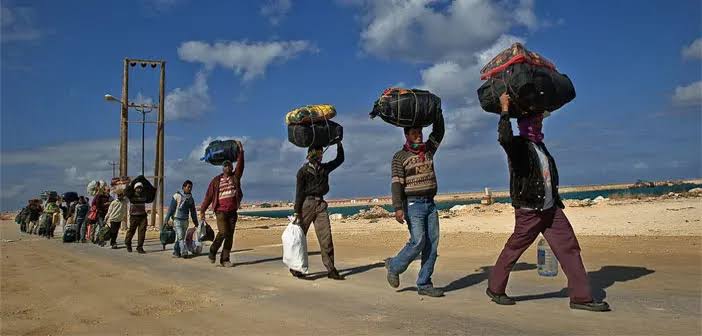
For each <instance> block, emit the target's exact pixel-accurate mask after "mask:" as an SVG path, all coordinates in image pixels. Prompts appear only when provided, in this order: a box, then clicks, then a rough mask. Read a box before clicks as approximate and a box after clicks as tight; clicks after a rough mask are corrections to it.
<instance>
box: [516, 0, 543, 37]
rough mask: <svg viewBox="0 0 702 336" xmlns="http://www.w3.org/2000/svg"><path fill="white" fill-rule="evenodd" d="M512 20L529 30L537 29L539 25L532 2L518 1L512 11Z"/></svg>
mask: <svg viewBox="0 0 702 336" xmlns="http://www.w3.org/2000/svg"><path fill="white" fill-rule="evenodd" d="M514 19H515V20H516V22H518V23H520V24H522V25H524V26H525V27H527V28H529V30H536V29H538V28H539V26H540V24H539V20H538V19H537V18H536V14H535V13H534V0H520V1H519V6H517V8H516V9H515V11H514Z"/></svg>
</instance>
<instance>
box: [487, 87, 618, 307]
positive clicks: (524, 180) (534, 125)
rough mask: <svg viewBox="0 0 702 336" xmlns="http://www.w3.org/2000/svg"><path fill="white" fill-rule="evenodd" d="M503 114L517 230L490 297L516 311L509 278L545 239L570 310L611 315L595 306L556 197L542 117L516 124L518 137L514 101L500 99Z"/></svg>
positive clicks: (554, 171) (500, 262) (555, 173)
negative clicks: (562, 280) (541, 237)
mask: <svg viewBox="0 0 702 336" xmlns="http://www.w3.org/2000/svg"><path fill="white" fill-rule="evenodd" d="M500 102H501V106H502V114H501V116H500V122H499V126H498V132H499V135H498V140H499V142H500V145H501V146H502V148H504V150H505V152H506V153H507V161H508V163H509V171H510V197H511V198H512V206H514V208H515V213H514V215H515V221H516V224H515V228H514V233H513V234H512V236H511V237H510V238H509V239H508V240H507V243H506V244H505V247H504V249H503V250H502V252H501V253H500V256H499V257H498V259H497V262H496V263H495V267H493V268H492V271H491V272H490V278H489V280H488V288H487V291H486V293H487V295H488V296H489V297H490V298H491V299H492V301H494V302H495V303H497V304H500V305H513V304H515V303H516V302H515V300H514V299H512V298H511V297H509V296H507V295H506V294H505V289H506V288H507V280H508V278H509V273H510V271H511V270H512V267H513V266H514V264H515V263H516V262H517V260H519V257H520V256H521V255H522V253H524V251H525V250H526V249H527V248H529V246H530V245H531V244H532V243H533V242H534V240H535V239H536V238H537V237H538V236H539V234H540V233H541V234H543V235H544V238H546V241H548V244H549V245H550V246H551V249H552V250H553V253H554V254H555V255H556V258H557V259H558V261H559V262H560V263H561V267H562V268H563V272H564V273H565V274H566V277H567V278H568V292H569V296H570V308H572V309H581V310H588V311H608V310H609V305H608V304H607V303H606V302H595V301H594V300H593V298H592V295H591V292H590V282H589V280H588V278H587V272H586V271H585V266H584V265H583V260H582V258H581V257H580V245H579V244H578V240H577V238H576V237H575V232H573V227H572V226H571V225H570V222H569V221H568V218H567V217H566V215H565V213H563V210H562V209H563V208H564V205H563V202H561V198H560V196H559V195H558V169H557V168H556V162H555V161H554V160H553V157H551V154H550V153H549V152H548V150H547V149H546V145H544V143H543V139H544V134H543V133H542V132H541V129H542V122H543V118H544V116H543V113H537V114H533V115H529V116H524V117H520V118H518V119H517V123H518V125H519V136H514V135H513V134H512V123H511V122H510V120H509V116H510V110H509V107H510V98H509V96H508V95H507V94H506V93H503V94H502V95H501V96H500Z"/></svg>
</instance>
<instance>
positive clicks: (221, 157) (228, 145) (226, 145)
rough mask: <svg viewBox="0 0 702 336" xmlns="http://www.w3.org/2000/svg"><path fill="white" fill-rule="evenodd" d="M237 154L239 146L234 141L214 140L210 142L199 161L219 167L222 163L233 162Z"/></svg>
mask: <svg viewBox="0 0 702 336" xmlns="http://www.w3.org/2000/svg"><path fill="white" fill-rule="evenodd" d="M238 154H239V145H237V144H236V141H234V140H215V141H212V142H210V144H209V145H207V148H205V156H203V157H202V158H200V160H201V161H206V162H209V163H210V164H213V165H215V166H221V165H222V163H224V161H231V162H234V161H236V160H237V155H238Z"/></svg>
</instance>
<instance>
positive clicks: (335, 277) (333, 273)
mask: <svg viewBox="0 0 702 336" xmlns="http://www.w3.org/2000/svg"><path fill="white" fill-rule="evenodd" d="M327 278H329V279H332V280H346V278H344V276H343V275H341V274H339V271H337V270H331V271H329V273H327Z"/></svg>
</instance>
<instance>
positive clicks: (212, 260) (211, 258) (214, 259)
mask: <svg viewBox="0 0 702 336" xmlns="http://www.w3.org/2000/svg"><path fill="white" fill-rule="evenodd" d="M207 259H210V264H214V263H215V262H216V261H217V257H216V256H213V255H211V254H209V255H208V256H207Z"/></svg>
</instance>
